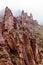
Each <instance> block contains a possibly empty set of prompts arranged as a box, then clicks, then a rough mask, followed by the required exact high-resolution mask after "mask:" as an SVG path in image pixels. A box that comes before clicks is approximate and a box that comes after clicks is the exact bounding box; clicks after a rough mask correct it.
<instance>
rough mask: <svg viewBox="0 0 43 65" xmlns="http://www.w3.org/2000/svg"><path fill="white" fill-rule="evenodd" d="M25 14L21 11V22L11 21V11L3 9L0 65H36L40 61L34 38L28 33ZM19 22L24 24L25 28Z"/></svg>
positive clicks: (0, 30)
mask: <svg viewBox="0 0 43 65" xmlns="http://www.w3.org/2000/svg"><path fill="white" fill-rule="evenodd" d="M25 14H26V13H24V12H23V11H22V19H21V21H18V19H16V18H14V20H13V15H12V12H11V10H10V9H9V8H8V7H6V9H5V16H4V24H5V25H4V29H3V28H2V23H0V45H1V43H2V45H1V48H0V52H1V53H2V54H3V53H4V54H5V56H4V58H2V56H3V55H1V59H0V60H2V62H1V61H0V65H37V64H39V63H40V61H41V57H40V52H39V49H38V46H37V41H36V38H35V36H34V34H33V33H32V32H30V29H29V27H28V23H26V19H25V17H26V15H27V14H26V15H25ZM31 16H32V15H31ZM27 17H28V16H27ZM20 22H24V23H26V24H25V26H24V24H23V23H20ZM13 23H14V24H13ZM13 25H15V26H13ZM20 25H21V26H20ZM26 25H27V26H26ZM12 30H13V31H12ZM2 32H3V33H2ZM2 38H3V39H2ZM3 42H4V44H3ZM6 47H7V48H6ZM3 61H4V62H3Z"/></svg>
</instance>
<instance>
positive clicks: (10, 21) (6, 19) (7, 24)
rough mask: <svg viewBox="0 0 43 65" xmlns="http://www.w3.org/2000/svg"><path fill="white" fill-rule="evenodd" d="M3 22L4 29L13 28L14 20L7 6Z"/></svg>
mask: <svg viewBox="0 0 43 65" xmlns="http://www.w3.org/2000/svg"><path fill="white" fill-rule="evenodd" d="M4 22H5V29H8V31H10V30H11V29H12V28H13V25H14V24H13V23H14V21H13V14H12V12H11V10H10V9H9V8H8V7H6V8H5V16H4Z"/></svg>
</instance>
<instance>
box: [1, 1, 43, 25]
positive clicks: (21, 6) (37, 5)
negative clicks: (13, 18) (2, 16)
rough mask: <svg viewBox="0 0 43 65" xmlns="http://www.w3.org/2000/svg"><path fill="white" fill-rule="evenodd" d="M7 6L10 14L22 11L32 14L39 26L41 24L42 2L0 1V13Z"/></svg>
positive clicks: (42, 21) (42, 20)
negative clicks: (10, 11)
mask: <svg viewBox="0 0 43 65" xmlns="http://www.w3.org/2000/svg"><path fill="white" fill-rule="evenodd" d="M6 6H8V7H9V8H10V9H11V10H12V12H13V13H14V12H16V11H17V10H24V11H26V12H27V13H28V14H30V13H32V14H33V17H34V19H37V21H38V22H39V24H43V0H0V11H1V10H2V9H4V8H5V7H6Z"/></svg>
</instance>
